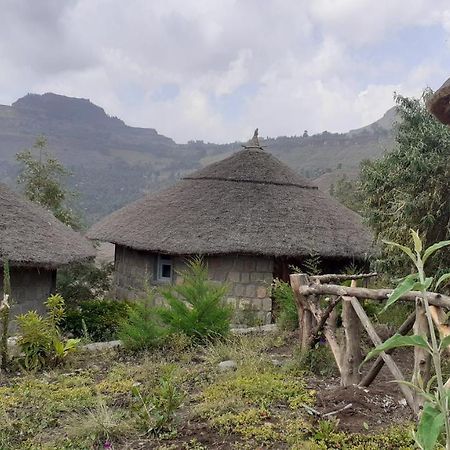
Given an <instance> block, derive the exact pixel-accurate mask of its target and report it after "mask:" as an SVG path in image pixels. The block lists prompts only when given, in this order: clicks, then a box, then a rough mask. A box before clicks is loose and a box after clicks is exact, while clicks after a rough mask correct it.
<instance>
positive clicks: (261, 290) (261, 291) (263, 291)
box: [256, 286, 267, 298]
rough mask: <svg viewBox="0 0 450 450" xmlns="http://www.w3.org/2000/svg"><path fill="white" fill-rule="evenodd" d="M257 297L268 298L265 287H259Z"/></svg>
mask: <svg viewBox="0 0 450 450" xmlns="http://www.w3.org/2000/svg"><path fill="white" fill-rule="evenodd" d="M256 296H257V297H258V298H264V297H267V289H266V288H265V287H264V286H258V288H257V289H256Z"/></svg>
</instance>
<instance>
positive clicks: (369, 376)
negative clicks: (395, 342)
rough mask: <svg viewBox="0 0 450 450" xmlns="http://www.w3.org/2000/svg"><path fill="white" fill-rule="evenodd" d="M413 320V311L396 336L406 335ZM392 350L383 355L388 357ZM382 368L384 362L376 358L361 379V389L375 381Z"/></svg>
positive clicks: (380, 358) (414, 318)
mask: <svg viewBox="0 0 450 450" xmlns="http://www.w3.org/2000/svg"><path fill="white" fill-rule="evenodd" d="M415 320H416V312H415V311H413V312H412V313H411V314H410V315H409V316H408V318H407V319H406V320H405V321H404V322H403V323H402V324H401V326H400V328H399V329H398V331H397V334H401V335H402V336H404V335H406V334H408V333H409V332H410V331H411V329H412V327H413V325H414V321H415ZM394 350H395V349H394V348H392V349H390V350H387V351H386V352H385V353H386V354H387V355H390V354H391V353H393V352H394ZM383 366H384V360H383V358H382V357H381V356H378V358H377V359H376V360H375V362H374V363H373V364H372V366H371V368H370V369H369V371H368V372H367V373H366V375H364V377H363V379H362V380H361V382H360V383H359V386H361V387H367V386H370V385H371V384H372V382H373V380H375V378H376V377H377V375H378V374H379V373H380V370H381V369H382V368H383Z"/></svg>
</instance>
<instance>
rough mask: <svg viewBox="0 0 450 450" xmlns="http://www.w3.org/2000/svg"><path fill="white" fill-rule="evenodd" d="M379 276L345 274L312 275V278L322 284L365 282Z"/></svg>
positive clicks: (371, 274) (376, 274)
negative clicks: (349, 281)
mask: <svg viewBox="0 0 450 450" xmlns="http://www.w3.org/2000/svg"><path fill="white" fill-rule="evenodd" d="M376 276H378V273H377V272H371V273H360V274H358V275H345V274H328V275H312V276H311V277H310V278H311V279H312V280H315V281H319V282H320V283H331V282H332V281H348V280H363V279H366V278H373V277H376Z"/></svg>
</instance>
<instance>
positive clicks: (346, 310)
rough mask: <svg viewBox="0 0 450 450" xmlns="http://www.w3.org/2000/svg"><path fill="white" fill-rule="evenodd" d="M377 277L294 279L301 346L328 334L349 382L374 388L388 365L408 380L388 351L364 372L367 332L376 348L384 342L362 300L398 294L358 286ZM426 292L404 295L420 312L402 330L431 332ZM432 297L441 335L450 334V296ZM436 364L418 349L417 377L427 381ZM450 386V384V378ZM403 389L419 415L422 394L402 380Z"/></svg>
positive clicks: (395, 374)
mask: <svg viewBox="0 0 450 450" xmlns="http://www.w3.org/2000/svg"><path fill="white" fill-rule="evenodd" d="M376 275H377V274H376V273H369V274H359V275H331V274H330V275H319V276H313V277H308V276H307V275H305V274H294V275H291V277H290V281H291V287H292V289H293V291H294V297H295V301H296V304H297V309H298V320H299V332H300V347H301V350H302V352H308V351H310V350H311V349H312V348H313V347H314V345H315V344H316V342H317V341H318V339H319V338H320V336H322V335H323V336H324V337H325V338H326V341H327V342H328V344H329V346H330V349H331V351H332V353H333V356H334V359H335V360H336V365H337V367H338V369H339V372H340V375H341V384H342V385H343V386H349V385H352V384H357V385H359V386H369V385H370V384H371V383H372V382H373V381H374V380H375V378H376V377H377V375H378V374H379V372H380V370H381V369H382V367H383V366H384V364H386V366H387V367H388V369H389V371H390V372H391V374H392V376H393V378H394V379H395V380H398V381H405V376H404V375H403V373H402V371H401V370H400V368H399V367H398V365H397V364H396V363H395V361H394V359H393V358H392V356H391V353H392V351H386V352H382V353H381V354H380V356H379V357H378V358H377V359H376V360H375V361H374V362H373V363H372V365H371V366H370V368H369V369H368V370H367V371H366V372H365V374H364V376H363V375H362V373H361V372H360V365H361V362H362V361H363V356H364V355H363V349H362V346H361V337H362V333H363V331H365V332H366V333H367V335H368V336H369V338H370V340H371V341H372V343H373V344H374V345H375V346H378V345H380V344H381V343H382V340H381V339H380V337H379V336H378V334H377V332H376V329H375V327H374V326H373V324H372V322H371V320H370V318H369V317H368V316H367V313H366V312H365V310H364V308H363V306H362V305H361V302H362V301H365V300H366V299H370V300H375V301H384V300H387V299H388V298H389V295H390V294H391V293H392V292H393V291H392V289H367V288H360V287H356V281H357V280H359V279H360V280H365V279H368V278H371V277H374V276H376ZM349 280H350V281H351V286H350V287H346V286H342V285H338V284H333V283H338V282H343V281H349ZM420 296H421V293H420V292H414V291H411V292H409V293H407V294H404V295H403V296H402V297H400V299H399V301H404V302H414V304H415V311H414V312H412V313H411V314H410V315H409V316H408V317H407V318H406V320H405V321H404V322H403V324H402V325H401V326H400V327H399V328H398V330H397V331H396V333H398V334H401V335H406V334H408V333H409V332H410V331H411V329H414V333H415V334H420V335H423V336H427V335H428V325H427V319H426V316H425V311H424V307H423V305H422V301H421V300H420ZM427 299H428V301H429V304H430V309H431V311H432V316H433V321H434V323H435V325H436V327H437V328H438V330H439V332H440V334H441V336H447V335H449V334H450V327H448V326H447V325H446V324H445V321H446V316H447V315H446V313H445V311H444V310H450V297H448V296H445V295H442V294H438V293H431V292H430V293H428V294H427ZM339 303H342V310H341V311H342V312H341V319H342V330H341V332H338V329H337V321H338V313H337V309H336V306H337V305H338V304H339ZM430 367H431V361H430V356H429V354H428V353H427V352H426V351H425V350H423V349H421V348H415V349H414V370H413V373H414V375H413V377H414V376H415V377H419V376H420V378H421V379H422V380H423V381H424V382H425V383H426V382H427V380H428V379H429V378H430ZM412 381H413V382H414V381H415V380H414V379H413V380H412ZM448 384H449V385H450V380H449V382H448ZM399 388H400V389H401V391H402V393H403V395H404V397H405V400H406V402H407V404H408V405H409V406H410V407H411V409H412V410H413V411H414V412H415V413H416V414H418V413H419V410H420V406H421V403H422V400H421V398H419V397H418V396H417V395H416V393H415V392H413V390H411V388H410V387H408V386H407V385H405V384H403V383H399Z"/></svg>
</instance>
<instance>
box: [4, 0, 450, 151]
mask: <svg viewBox="0 0 450 450" xmlns="http://www.w3.org/2000/svg"><path fill="white" fill-rule="evenodd" d="M29 5H30V2H27V1H25V0H17V1H15V2H13V1H11V0H0V10H1V11H2V18H4V19H5V20H3V21H2V23H3V26H2V28H1V29H0V63H1V67H2V71H1V72H0V103H9V102H12V101H14V100H15V99H16V98H17V97H18V96H20V95H24V94H25V93H27V92H45V91H53V92H57V93H61V94H65V95H71V96H78V97H85V98H86V97H87V98H90V99H91V100H92V101H93V102H95V103H96V104H98V105H100V106H102V107H104V108H105V109H106V111H107V112H108V113H110V114H112V115H116V116H119V117H120V118H122V119H123V120H125V121H126V122H127V123H129V124H131V125H137V126H146V127H154V128H156V129H157V130H158V131H159V132H160V133H163V134H165V135H167V136H170V137H173V138H174V139H176V140H177V141H179V142H183V141H187V140H189V139H204V140H209V141H215V142H221V141H222V142H223V141H234V140H236V139H246V138H247V135H248V134H250V133H251V132H252V130H253V129H254V128H255V127H256V126H259V128H260V129H261V132H262V134H263V135H272V136H276V135H281V134H300V133H302V132H303V130H304V129H308V130H309V131H310V132H320V131H322V130H324V129H328V130H329V131H346V130H348V129H351V128H356V127H358V126H361V125H365V124H367V123H369V122H371V121H374V120H376V119H378V118H379V117H380V116H381V115H382V114H383V113H384V112H385V110H386V109H388V108H389V107H390V106H392V104H393V100H392V95H393V91H394V90H398V92H400V93H402V94H407V95H411V94H412V95H418V94H419V93H420V91H421V89H422V88H423V87H425V86H426V85H431V86H432V87H438V86H436V84H437V85H439V83H440V81H444V78H446V75H447V74H446V73H445V68H446V67H447V60H448V56H449V55H448V53H449V47H448V46H447V47H446V48H443V50H442V52H440V53H436V54H435V53H433V54H430V52H428V50H429V48H428V47H427V45H429V43H425V42H424V44H423V45H424V47H423V48H420V49H417V52H416V55H417V57H415V58H414V61H412V60H411V58H410V57H409V56H408V54H411V52H407V51H405V52H402V51H401V50H402V49H403V48H404V49H405V50H407V49H408V44H409V43H408V42H404V43H401V45H400V44H398V43H397V47H398V46H399V45H400V49H398V48H397V50H396V51H395V52H394V51H392V49H391V42H392V40H393V39H395V38H396V36H397V35H398V33H400V32H401V31H402V30H414V29H417V30H418V29H419V28H422V29H425V28H427V27H428V28H429V29H430V30H431V31H430V33H432V32H437V31H436V30H441V32H442V33H447V36H448V35H449V34H450V8H449V7H448V6H447V1H444V0H435V1H434V2H433V4H432V5H430V2H427V1H425V0H408V1H407V0H397V1H392V0H380V1H378V2H373V1H371V0H314V2H311V1H307V0H300V1H296V0H289V1H288V0H267V1H264V2H261V1H260V0H222V1H220V2H211V1H210V0H189V1H188V0H165V1H153V2H149V1H147V0H133V1H129V2H123V1H121V0H70V1H67V2H60V1H57V0H42V1H41V2H39V7H38V6H33V7H28V6H29ZM33 5H34V3H33ZM433 27H434V28H433ZM433 30H434V31H433ZM436 45H441V43H439V42H438V43H437V44H436ZM445 45H448V42H447V44H444V45H443V47H445ZM402 46H403V47H402ZM375 49H376V51H377V53H378V54H379V53H380V52H385V57H384V58H381V59H380V57H379V55H378V59H376V61H377V62H376V63H373V58H371V51H372V50H373V51H375ZM394 75H395V77H394ZM391 76H392V77H393V78H395V80H394V79H390V77H391ZM439 80H440V81H439ZM167 85H170V86H174V87H177V88H176V89H175V88H174V90H173V92H174V93H173V95H170V96H168V97H167V98H163V97H159V98H158V99H156V98H155V95H154V93H155V92H159V91H160V90H161V88H162V87H164V86H167ZM248 86H253V90H251V89H249V88H248ZM224 105H226V106H224Z"/></svg>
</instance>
